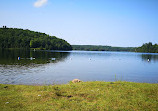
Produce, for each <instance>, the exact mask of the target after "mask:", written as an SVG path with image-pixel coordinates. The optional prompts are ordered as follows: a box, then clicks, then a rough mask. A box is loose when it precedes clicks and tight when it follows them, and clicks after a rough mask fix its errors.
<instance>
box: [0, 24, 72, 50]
mask: <svg viewBox="0 0 158 111" xmlns="http://www.w3.org/2000/svg"><path fill="white" fill-rule="evenodd" d="M0 48H40V49H46V50H72V47H71V45H70V44H69V43H68V42H67V41H65V40H63V39H59V38H57V37H55V36H49V35H47V34H45V33H40V32H34V31H30V30H23V29H17V28H7V27H6V26H3V27H2V28H0Z"/></svg>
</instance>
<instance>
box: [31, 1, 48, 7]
mask: <svg viewBox="0 0 158 111" xmlns="http://www.w3.org/2000/svg"><path fill="white" fill-rule="evenodd" d="M47 2H48V0H37V1H36V2H35V3H34V7H37V8H38V7H42V6H43V5H44V4H46V3H47Z"/></svg>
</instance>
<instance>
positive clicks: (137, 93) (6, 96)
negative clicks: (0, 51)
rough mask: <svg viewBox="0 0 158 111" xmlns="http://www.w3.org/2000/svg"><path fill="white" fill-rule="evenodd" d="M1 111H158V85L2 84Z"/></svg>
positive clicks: (0, 89) (0, 86)
mask: <svg viewBox="0 0 158 111" xmlns="http://www.w3.org/2000/svg"><path fill="white" fill-rule="evenodd" d="M0 110H1V111H63V110H64V111H81V110H82V111H98V110H100V111H105V110H106V111H114V110H116V111H117V110H120V111H124V110H125V111H127V110H128V111H144V110H146V111H158V84H148V83H133V82H122V81H117V82H101V81H94V82H81V83H68V84H62V85H49V86H29V85H5V84H0Z"/></svg>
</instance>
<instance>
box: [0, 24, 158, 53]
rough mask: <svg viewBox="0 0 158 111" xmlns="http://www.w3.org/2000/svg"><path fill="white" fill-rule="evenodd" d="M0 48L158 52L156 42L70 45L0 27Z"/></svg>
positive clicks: (22, 31)
mask: <svg viewBox="0 0 158 111" xmlns="http://www.w3.org/2000/svg"><path fill="white" fill-rule="evenodd" d="M0 48H1V49H22V48H24V49H37V50H85V51H127V52H146V53H158V44H152V43H151V42H149V43H145V44H143V45H142V46H141V47H112V46H102V45H70V44H69V43H68V42H67V41H65V40H63V39H60V38H57V37H56V36H49V35H47V34H45V33H41V32H34V31H30V30H28V29H26V30H24V29H18V28H8V27H6V26H3V27H2V28H0Z"/></svg>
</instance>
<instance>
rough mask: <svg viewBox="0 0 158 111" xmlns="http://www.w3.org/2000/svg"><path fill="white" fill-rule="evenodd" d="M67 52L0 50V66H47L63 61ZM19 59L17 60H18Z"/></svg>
mask: <svg viewBox="0 0 158 111" xmlns="http://www.w3.org/2000/svg"><path fill="white" fill-rule="evenodd" d="M68 55H69V52H47V51H33V50H22V49H21V50H20V49H17V50H6V49H5V50H2V49H1V50H0V65H30V64H47V63H57V62H59V61H64V59H65V58H66V57H67V56H68ZM18 57H19V58H18Z"/></svg>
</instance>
